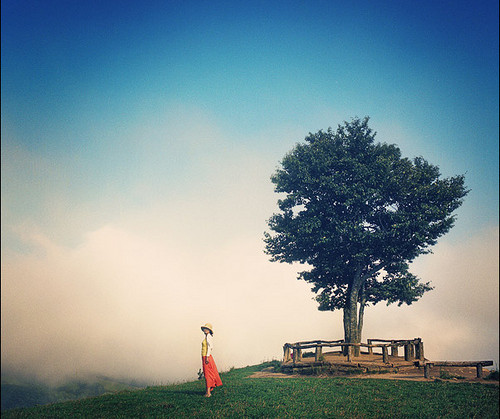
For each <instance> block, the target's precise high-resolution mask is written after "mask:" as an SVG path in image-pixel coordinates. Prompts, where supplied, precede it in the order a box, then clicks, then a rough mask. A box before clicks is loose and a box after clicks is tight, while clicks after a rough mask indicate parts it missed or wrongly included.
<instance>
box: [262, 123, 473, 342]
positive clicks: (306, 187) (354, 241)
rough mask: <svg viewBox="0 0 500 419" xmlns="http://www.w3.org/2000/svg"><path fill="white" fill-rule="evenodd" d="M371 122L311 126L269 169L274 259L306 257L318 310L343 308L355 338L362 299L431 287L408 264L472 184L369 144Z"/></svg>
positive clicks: (439, 231)
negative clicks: (274, 205) (274, 207)
mask: <svg viewBox="0 0 500 419" xmlns="http://www.w3.org/2000/svg"><path fill="white" fill-rule="evenodd" d="M368 121H369V118H368V117H367V118H364V119H362V120H361V119H358V118H355V119H353V120H352V121H351V122H344V124H343V125H339V126H338V128H337V130H336V131H333V130H332V129H331V128H330V129H328V130H327V131H326V132H324V131H322V130H321V131H319V132H317V133H316V134H309V135H308V136H307V137H306V138H305V141H306V142H305V143H299V144H297V145H296V146H295V147H294V148H293V149H292V150H291V152H289V153H288V154H287V155H285V157H284V158H283V160H282V161H281V167H280V168H278V170H277V171H276V173H274V174H273V176H272V178H271V180H272V182H273V183H274V184H275V191H276V192H278V193H283V194H285V196H284V197H283V198H282V199H279V200H278V206H279V210H280V211H279V212H278V213H276V214H274V215H273V216H272V217H271V218H270V219H269V221H268V225H269V228H270V229H271V230H272V234H270V233H267V232H266V233H265V237H264V241H265V243H266V253H267V254H269V255H270V256H271V260H272V261H279V262H287V263H292V262H300V263H304V264H307V265H309V267H310V269H308V270H304V271H303V272H300V273H299V278H300V279H303V280H305V281H307V282H309V283H311V284H312V285H313V287H312V290H313V292H315V293H316V300H317V301H318V303H319V309H320V310H335V309H344V327H345V332H346V339H347V340H350V341H358V342H359V339H360V335H361V326H362V314H363V311H362V310H363V309H364V307H365V306H366V305H367V304H368V303H372V304H376V303H377V302H380V301H386V302H387V303H388V304H389V303H398V304H399V305H401V304H402V303H406V304H411V303H412V302H414V301H416V300H417V299H418V298H420V297H421V296H422V295H423V294H424V292H426V291H428V290H430V289H432V287H431V286H430V284H429V283H422V282H421V281H420V280H419V278H417V277H416V276H415V275H413V274H412V273H410V272H409V264H410V263H411V262H412V261H413V260H414V259H415V258H416V257H417V256H418V255H420V254H423V253H428V252H429V251H430V247H431V246H432V245H434V244H435V243H436V242H437V239H438V238H439V237H440V236H442V235H443V234H445V233H447V232H448V231H449V230H450V228H452V226H453V224H454V221H455V215H453V212H454V211H455V210H456V209H457V208H458V207H459V206H460V205H461V204H462V201H463V198H464V197H465V195H466V194H467V192H468V191H467V189H466V187H465V185H464V176H463V175H458V176H453V177H450V178H444V179H443V178H441V174H440V172H439V168H438V167H437V166H434V165H432V164H430V163H428V162H427V161H426V160H425V159H424V158H423V157H417V158H415V159H413V160H410V159H408V158H405V157H402V155H401V151H400V149H399V148H398V147H397V146H396V145H392V144H386V143H375V135H376V133H374V132H373V131H372V130H371V129H370V128H369V126H368ZM358 303H359V304H360V313H359V319H357V320H355V319H353V315H354V314H353V313H352V312H353V310H354V313H356V310H357V304H358ZM346 315H348V317H349V319H348V323H350V326H349V325H346ZM354 317H356V316H354ZM352 328H355V329H356V331H355V332H354V330H351V329H352ZM358 335H359V336H358Z"/></svg>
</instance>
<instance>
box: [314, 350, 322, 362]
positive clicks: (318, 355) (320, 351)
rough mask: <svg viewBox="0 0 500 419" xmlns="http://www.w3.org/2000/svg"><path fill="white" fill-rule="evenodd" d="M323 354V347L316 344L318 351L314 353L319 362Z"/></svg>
mask: <svg viewBox="0 0 500 419" xmlns="http://www.w3.org/2000/svg"><path fill="white" fill-rule="evenodd" d="M321 355H323V347H322V346H316V353H315V354H314V360H315V361H316V362H318V361H319V358H320V357H321Z"/></svg>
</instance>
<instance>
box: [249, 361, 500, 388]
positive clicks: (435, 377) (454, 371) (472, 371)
mask: <svg viewBox="0 0 500 419" xmlns="http://www.w3.org/2000/svg"><path fill="white" fill-rule="evenodd" d="M325 358H326V361H340V359H339V357H337V356H334V355H333V354H331V355H330V356H327V357H325ZM379 358H380V356H377V355H362V356H361V357H359V358H355V359H353V362H363V363H364V364H365V365H366V363H368V364H370V363H373V364H374V365H375V364H378V363H379V362H380V359H379ZM304 361H305V362H313V361H314V358H312V359H308V358H306V359H304ZM389 362H390V363H391V364H392V365H393V366H402V365H404V364H407V365H408V364H410V365H411V363H410V362H406V361H404V358H402V357H392V356H391V357H389ZM382 365H383V364H382ZM490 371H491V370H490V369H488V368H483V378H482V379H479V378H477V377H476V368H475V367H438V366H434V367H432V368H431V369H430V377H429V378H425V377H424V370H423V368H418V367H409V368H408V367H407V368H400V369H399V371H398V372H397V373H394V372H387V373H380V374H373V373H365V374H349V375H344V374H342V373H340V374H338V376H342V377H346V378H372V379H382V380H410V381H424V382H429V381H448V382H478V383H490V384H496V385H498V383H499V382H498V381H497V380H485V379H484V377H487V376H488V374H489V373H490ZM291 377H305V376H302V375H298V374H283V373H279V372H274V369H273V368H272V367H270V368H266V369H264V370H262V371H258V372H255V373H254V374H252V375H251V376H249V378H291ZM320 377H332V375H327V374H323V375H320Z"/></svg>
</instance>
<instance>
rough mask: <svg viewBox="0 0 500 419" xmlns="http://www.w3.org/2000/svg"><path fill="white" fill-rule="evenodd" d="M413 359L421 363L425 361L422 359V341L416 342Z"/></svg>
mask: <svg viewBox="0 0 500 419" xmlns="http://www.w3.org/2000/svg"><path fill="white" fill-rule="evenodd" d="M415 352H416V353H415V357H416V358H417V359H418V360H419V361H423V360H425V357H424V343H423V342H422V339H419V340H418V343H417V345H416V346H415Z"/></svg>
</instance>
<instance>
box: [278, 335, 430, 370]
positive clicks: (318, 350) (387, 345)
mask: <svg viewBox="0 0 500 419" xmlns="http://www.w3.org/2000/svg"><path fill="white" fill-rule="evenodd" d="M355 347H359V348H360V350H361V348H366V349H367V353H368V354H369V355H373V354H374V353H373V349H374V348H380V349H381V354H380V355H381V356H382V362H384V363H388V362H389V349H390V350H391V356H398V349H399V348H400V347H403V348H404V357H405V361H413V360H420V361H424V360H425V358H424V344H423V342H422V339H421V338H414V339H392V340H386V339H368V341H367V343H346V342H344V340H342V339H340V340H311V341H305V342H296V343H285V344H284V345H283V362H290V361H293V363H294V364H295V363H297V362H300V361H302V351H303V350H304V349H315V354H314V359H315V361H316V362H318V361H320V359H321V357H322V356H323V348H340V351H341V352H343V353H346V355H347V361H348V362H351V360H352V358H353V357H354V356H353V349H354V348H355ZM291 351H293V352H291Z"/></svg>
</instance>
